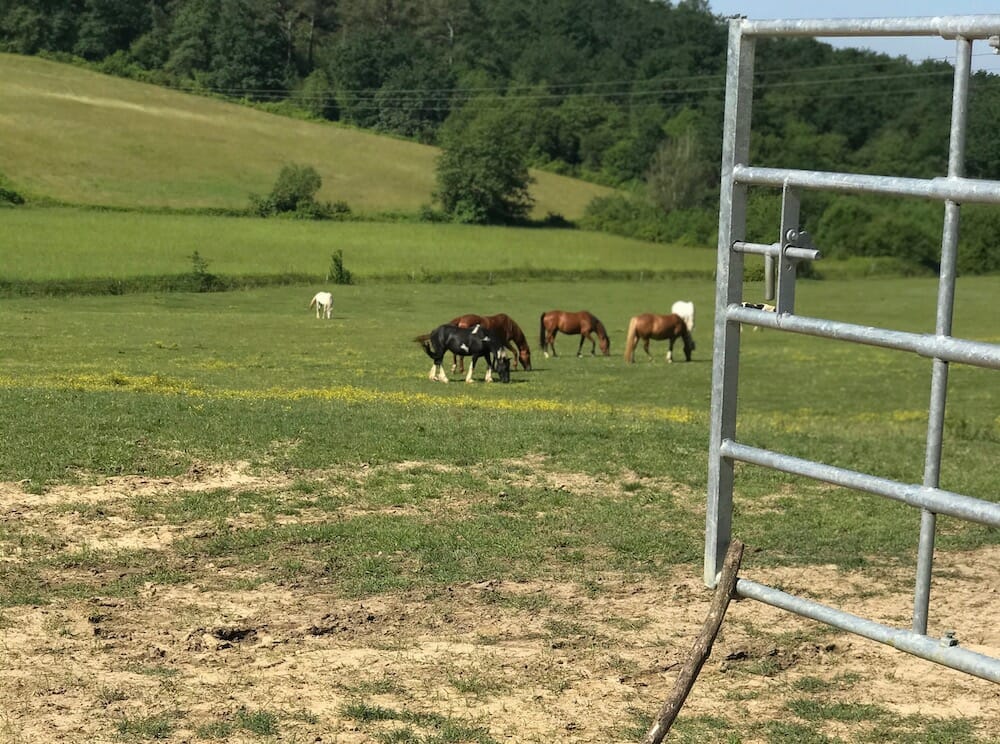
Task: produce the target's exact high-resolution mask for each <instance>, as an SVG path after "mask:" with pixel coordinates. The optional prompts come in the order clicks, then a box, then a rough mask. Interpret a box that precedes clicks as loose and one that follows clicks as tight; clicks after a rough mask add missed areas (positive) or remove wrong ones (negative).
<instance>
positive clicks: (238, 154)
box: [0, 54, 607, 219]
mask: <svg viewBox="0 0 1000 744" xmlns="http://www.w3.org/2000/svg"><path fill="white" fill-rule="evenodd" d="M0 141H2V142H3V143H4V147H3V148H0V174H3V175H5V176H7V177H8V178H9V179H10V180H11V181H12V182H13V183H14V184H15V186H16V187H17V188H18V189H19V190H22V191H24V192H26V193H28V194H32V195H36V196H45V197H50V198H52V199H56V200H59V201H65V202H71V203H77V204H100V205H111V206H123V207H129V206H140V207H150V206H166V207H175V208H178V207H221V208H242V207H244V206H246V204H247V197H248V194H250V193H251V192H256V193H266V192H267V191H269V190H270V187H271V185H272V184H273V182H274V179H275V177H276V175H277V173H278V171H279V169H280V168H281V166H282V165H283V164H285V163H289V162H295V163H302V164H306V165H312V166H313V167H314V168H316V169H317V170H318V171H319V172H320V174H321V175H322V177H323V189H322V191H321V192H320V194H319V197H320V198H321V199H323V200H328V201H345V202H347V203H348V205H350V207H351V209H352V210H354V211H361V212H373V211H389V210H408V211H412V210H416V209H418V208H419V207H420V206H422V205H425V204H429V203H430V201H431V193H432V191H433V189H434V164H435V158H436V157H437V154H438V152H439V150H438V149H437V148H434V147H428V146H424V145H420V144H416V143H414V142H409V141H405V140H400V139H395V138H392V137H384V136H379V135H375V134H371V133H369V132H364V131H361V130H357V129H351V128H347V127H343V126H340V125H336V124H321V123H313V122H304V121H297V120H293V119H289V118H286V117H281V116H276V115H273V114H269V113H266V112H262V111H258V110H254V109H250V108H247V107H244V106H240V105H236V104H232V103H225V102H222V101H219V100H215V99H210V98H203V97H200V96H194V95H189V94H185V93H181V92H178V91H174V90H169V89H166V88H161V87H157V86H153V85H146V84H142V83H137V82H134V81H130V80H125V79H121V78H116V77H110V76H106V75H101V74H98V73H94V72H90V71H88V70H84V69H80V68H78V67H74V66H71V65H65V64H59V63H56V62H52V61H49V60H45V59H40V58H37V57H24V56H17V55H10V54H0ZM533 175H534V176H535V178H536V179H537V183H536V184H535V185H534V186H533V188H532V193H533V195H534V197H535V199H536V205H535V214H536V215H539V216H544V215H545V214H547V213H549V212H554V213H558V214H561V215H563V216H565V217H567V218H569V219H574V218H577V217H579V216H580V215H581V214H582V213H583V209H584V207H585V206H586V205H587V203H588V202H589V201H590V200H591V199H592V198H594V197H595V196H597V195H600V194H604V193H607V189H603V188H601V187H599V186H595V185H593V184H589V183H586V182H582V181H578V180H575V179H571V178H565V177H562V176H557V175H554V174H549V173H541V172H534V174H533Z"/></svg>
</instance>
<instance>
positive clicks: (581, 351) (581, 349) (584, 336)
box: [576, 331, 587, 357]
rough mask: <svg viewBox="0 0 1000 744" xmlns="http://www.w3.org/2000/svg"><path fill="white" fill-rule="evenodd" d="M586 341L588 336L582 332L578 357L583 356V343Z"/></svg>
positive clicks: (577, 350)
mask: <svg viewBox="0 0 1000 744" xmlns="http://www.w3.org/2000/svg"><path fill="white" fill-rule="evenodd" d="M586 340H587V336H586V335H585V334H584V333H583V331H580V345H579V346H577V347H576V355H577V356H578V357H582V356H583V342H584V341H586Z"/></svg>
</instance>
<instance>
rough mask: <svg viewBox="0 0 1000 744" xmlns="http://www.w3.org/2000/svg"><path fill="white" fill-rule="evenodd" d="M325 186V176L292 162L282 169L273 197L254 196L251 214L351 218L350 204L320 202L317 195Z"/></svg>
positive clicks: (307, 217)
mask: <svg viewBox="0 0 1000 744" xmlns="http://www.w3.org/2000/svg"><path fill="white" fill-rule="evenodd" d="M322 185H323V179H322V177H321V176H320V175H319V172H317V170H316V169H315V168H313V167H312V166H311V165H296V164H294V163H290V164H288V165H285V166H284V167H282V169H281V172H280V173H279V174H278V180H277V181H276V182H275V184H274V188H272V189H271V193H270V194H268V195H267V196H260V195H259V194H250V205H249V208H248V209H249V212H250V213H251V214H255V215H257V216H259V217H271V216H274V215H287V216H290V217H296V218H299V219H307V220H326V219H331V218H334V217H344V216H346V215H349V214H350V213H351V208H350V207H349V206H348V205H347V202H343V201H338V202H335V203H333V204H330V203H328V202H318V201H316V193H317V192H318V191H319V190H320V187H321V186H322Z"/></svg>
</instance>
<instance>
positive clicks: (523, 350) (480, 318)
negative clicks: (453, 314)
mask: <svg viewBox="0 0 1000 744" xmlns="http://www.w3.org/2000/svg"><path fill="white" fill-rule="evenodd" d="M448 325H453V326H458V327H459V328H472V327H473V326H475V325H480V326H482V327H483V328H485V329H486V330H488V331H493V333H494V335H496V336H500V338H501V340H502V342H503V345H504V346H505V347H507V348H508V349H510V350H511V351H512V352H514V353H515V356H514V357H513V362H514V363H513V364H512V365H511V366H512V367H513V368H514V369H517V360H518V359H520V360H521V366H522V367H523V368H524V371H525V372H530V371H531V349H529V348H528V339H526V338H525V337H524V331H522V330H521V327H520V326H519V325H518V324H517V323H515V322H514V319H513V318H511V317H510V316H509V315H506V314H505V313H497V314H496V315H461V316H459V317H457V318H455V319H454V320H452V321H451V322H450V323H449V324H448ZM464 369H465V359H464V357H461V356H453V357H452V363H451V371H452V372H455V371H458V372H462V371H464Z"/></svg>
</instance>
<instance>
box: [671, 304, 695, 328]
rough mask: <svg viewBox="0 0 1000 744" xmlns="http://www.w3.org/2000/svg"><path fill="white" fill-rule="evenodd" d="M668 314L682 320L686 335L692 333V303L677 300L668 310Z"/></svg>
mask: <svg viewBox="0 0 1000 744" xmlns="http://www.w3.org/2000/svg"><path fill="white" fill-rule="evenodd" d="M670 312H672V313H674V314H675V315H680V316H681V318H683V319H684V325H686V326H687V327H688V333H694V303H693V302H688V301H687V300H677V302H675V303H674V304H673V306H672V307H671V308H670Z"/></svg>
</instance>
